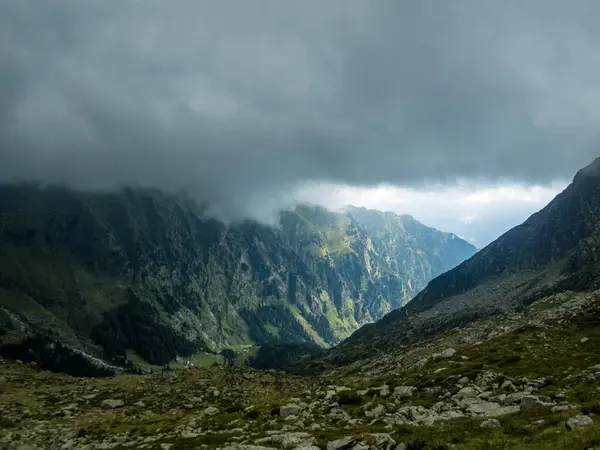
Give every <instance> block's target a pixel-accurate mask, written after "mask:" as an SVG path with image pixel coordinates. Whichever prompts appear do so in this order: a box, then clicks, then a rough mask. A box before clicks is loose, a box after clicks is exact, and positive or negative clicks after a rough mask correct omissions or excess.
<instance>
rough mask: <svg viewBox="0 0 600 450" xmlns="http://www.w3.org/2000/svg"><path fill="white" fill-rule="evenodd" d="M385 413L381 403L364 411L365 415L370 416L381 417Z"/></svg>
mask: <svg viewBox="0 0 600 450" xmlns="http://www.w3.org/2000/svg"><path fill="white" fill-rule="evenodd" d="M384 414H385V407H384V406H383V405H377V406H376V407H375V408H373V409H371V410H369V411H365V416H367V417H370V418H376V417H381V416H383V415H384Z"/></svg>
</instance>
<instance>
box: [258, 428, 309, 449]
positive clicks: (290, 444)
mask: <svg viewBox="0 0 600 450" xmlns="http://www.w3.org/2000/svg"><path fill="white" fill-rule="evenodd" d="M254 443H255V444H259V445H260V444H277V445H279V446H280V447H281V448H283V449H293V448H308V447H312V446H313V444H314V443H315V438H314V437H313V436H311V435H310V434H309V433H306V432H304V431H300V432H293V433H283V434H274V435H271V436H268V437H265V438H262V439H258V440H256V441H254Z"/></svg>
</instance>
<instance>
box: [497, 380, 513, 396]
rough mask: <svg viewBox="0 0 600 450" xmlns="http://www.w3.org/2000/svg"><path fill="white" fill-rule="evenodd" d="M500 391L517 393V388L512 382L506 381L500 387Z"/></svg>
mask: <svg viewBox="0 0 600 450" xmlns="http://www.w3.org/2000/svg"><path fill="white" fill-rule="evenodd" d="M500 390H501V391H502V392H508V393H513V392H517V388H516V386H515V385H514V384H513V382H512V381H510V380H505V381H504V383H502V385H501V386H500Z"/></svg>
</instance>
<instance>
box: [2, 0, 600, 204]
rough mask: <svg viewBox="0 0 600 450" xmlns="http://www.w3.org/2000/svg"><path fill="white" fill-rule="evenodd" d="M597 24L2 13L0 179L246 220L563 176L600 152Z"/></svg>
mask: <svg viewBox="0 0 600 450" xmlns="http://www.w3.org/2000/svg"><path fill="white" fill-rule="evenodd" d="M599 20H600V3H598V2H596V1H594V0H590V1H572V2H564V1H552V0H544V1H542V0H540V1H533V0H529V1H507V0H505V1H501V2H500V1H495V0H494V1H484V0H473V1H460V0H455V1H452V2H445V1H422V2H409V1H398V0H393V1H392V0H390V1H385V0H380V1H376V2H369V1H366V0H365V1H353V0H339V1H337V0H329V1H327V2H322V1H316V0H314V1H311V0H302V1H285V2H282V1H279V0H277V1H275V0H273V1H271V0H257V1H253V2H249V1H244V0H239V1H233V0H224V1H216V0H215V1H211V2H208V1H183V0H180V1H172V2H165V1H155V0H144V1H141V0H139V1H133V0H132V1H122V0H119V1H112V0H104V1H101V2H99V1H85V0H72V1H66V0H54V1H52V2H49V1H43V0H19V1H4V2H2V3H0V180H2V181H6V180H8V181H14V180H23V179H41V180H44V181H48V182H64V183H68V184H71V185H74V186H78V187H86V188H110V187H113V186H118V185H121V184H140V185H149V186H155V187H160V188H167V189H186V190H189V191H191V192H193V193H195V194H196V195H199V196H200V197H201V198H203V199H206V200H209V201H210V202H211V203H212V204H213V205H215V206H216V208H217V210H218V211H219V212H221V213H222V214H227V215H236V214H246V213H247V212H248V211H247V210H248V209H252V210H256V209H257V208H258V206H257V205H258V204H257V203H256V199H257V198H258V199H261V198H262V199H265V201H267V200H266V199H268V202H271V203H277V199H278V198H279V197H280V196H281V195H283V194H282V193H284V192H286V190H287V189H290V188H291V187H293V186H294V185H295V184H296V183H298V182H302V181H304V180H307V179H312V180H325V181H333V182H345V183H350V184H365V185H369V184H376V183H380V182H390V183H396V184H403V185H410V184H418V183H421V182H423V180H432V181H440V180H442V181H443V180H446V181H447V182H451V181H452V180H453V179H454V178H455V177H459V176H467V177H468V176H477V177H488V178H490V179H497V178H499V177H507V176H508V177H512V178H516V179H518V180H523V181H526V182H548V181H550V180H551V179H552V178H554V177H561V176H564V177H570V176H572V175H573V172H574V171H575V170H576V169H577V168H578V167H580V166H582V165H583V164H585V163H587V162H588V161H590V160H591V159H593V158H594V157H595V156H597V155H599V154H600V146H599V145H598V144H599V136H600V131H599V130H600V128H599V125H600V106H599V105H600V76H598V75H600V52H599V50H598V49H599V48H600V31H598V27H597V23H598V21H599ZM259 203H260V202H259ZM267 206H268V205H267Z"/></svg>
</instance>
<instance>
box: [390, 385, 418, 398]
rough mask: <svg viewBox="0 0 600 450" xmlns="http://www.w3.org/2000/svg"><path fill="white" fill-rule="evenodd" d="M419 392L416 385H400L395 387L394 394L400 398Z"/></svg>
mask: <svg viewBox="0 0 600 450" xmlns="http://www.w3.org/2000/svg"><path fill="white" fill-rule="evenodd" d="M415 392H417V388H416V387H414V386H398V387H396V389H394V396H395V397H398V398H410V397H412V396H413V394H414V393H415Z"/></svg>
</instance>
